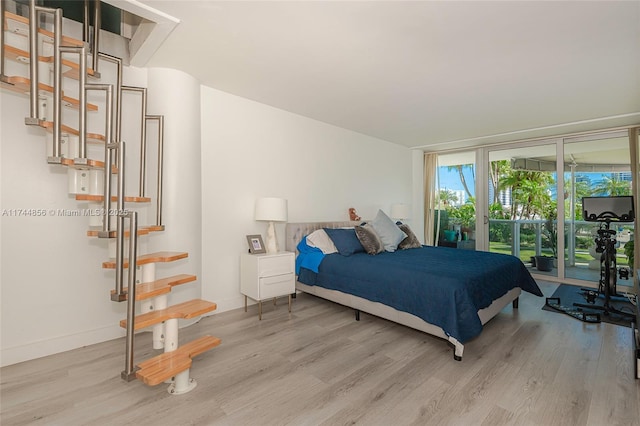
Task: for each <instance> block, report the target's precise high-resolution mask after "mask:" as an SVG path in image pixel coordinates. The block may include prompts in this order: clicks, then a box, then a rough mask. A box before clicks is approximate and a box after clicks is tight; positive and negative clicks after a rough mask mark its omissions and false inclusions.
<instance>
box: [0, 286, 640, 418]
mask: <svg viewBox="0 0 640 426" xmlns="http://www.w3.org/2000/svg"><path fill="white" fill-rule="evenodd" d="M541 287H542V289H543V291H544V293H545V294H546V295H547V296H550V295H551V294H552V293H553V291H554V289H555V288H556V285H555V284H549V283H544V284H542V283H541ZM543 304H544V299H543V298H537V297H533V296H530V295H528V294H525V295H523V296H522V297H521V298H520V308H519V310H518V311H517V312H513V310H512V308H511V306H508V307H506V308H505V309H504V310H503V312H501V313H500V314H499V316H498V317H497V318H495V319H494V320H492V321H491V322H489V323H488V324H487V325H486V326H485V330H484V332H483V334H482V335H481V336H480V337H479V338H477V339H475V340H473V341H472V342H469V344H468V345H466V347H465V354H464V357H463V360H462V362H456V361H454V360H453V359H452V358H453V357H452V349H451V347H450V346H449V345H448V344H447V343H446V342H445V341H444V340H442V339H437V338H433V337H431V336H428V335H426V334H424V333H421V332H418V331H415V330H411V329H409V328H406V327H401V326H398V325H397V324H393V323H391V322H389V321H386V320H382V319H379V318H376V317H372V316H370V315H363V316H362V320H361V321H360V322H356V321H354V317H353V311H352V310H350V309H347V308H345V307H342V306H339V305H336V304H334V303H331V302H327V301H324V300H321V299H317V298H315V297H313V296H309V295H299V296H298V297H297V298H296V299H295V300H294V305H293V310H292V312H291V313H289V312H288V309H287V307H286V303H285V299H284V298H281V299H279V300H278V304H277V305H276V306H273V304H271V303H266V304H263V308H264V309H265V315H264V316H263V320H262V321H259V320H258V318H257V306H256V305H251V306H249V311H248V312H244V309H242V308H241V309H236V310H233V311H228V312H224V313H219V314H215V315H213V316H210V317H206V318H203V319H202V320H200V321H199V322H198V323H197V324H194V325H192V326H189V327H186V328H183V329H181V330H180V340H181V342H183V341H185V342H186V341H190V340H194V339H196V338H198V337H199V336H202V335H205V334H212V335H214V336H217V337H219V338H220V339H222V342H223V343H222V344H221V345H220V346H217V347H216V348H215V349H214V350H211V351H208V352H205V353H203V354H201V355H199V356H197V357H195V358H194V359H193V363H192V366H191V374H192V376H193V377H194V378H195V379H196V380H197V381H198V386H197V387H196V388H195V389H194V390H193V391H192V392H190V393H188V394H187V395H183V396H171V395H169V394H168V393H167V392H166V389H165V387H164V385H159V386H156V387H148V386H145V385H144V384H143V383H141V382H140V381H137V380H135V381H132V382H129V383H127V382H124V381H123V380H121V379H120V372H121V371H122V369H123V364H124V354H123V352H124V346H125V345H124V339H116V340H113V341H109V342H104V343H100V344H97V345H91V346H87V347H84V348H81V349H76V350H73V351H69V352H65V353H61V354H57V355H53V356H49V357H45V358H40V359H36V360H33V361H28V362H24V363H21V364H16V365H12V366H8V367H4V368H2V369H1V370H0V375H1V377H2V382H1V384H0V398H1V402H2V407H1V408H2V409H1V410H0V423H1V424H2V425H5V424H6V425H36V426H38V425H51V424H65V425H67V424H68V425H80V424H105V425H107V424H118V425H129V424H131V425H151V424H160V425H178V424H195V425H240V424H250V425H254V424H260V425H320V424H327V425H334V424H347V423H350V424H351V423H352V424H362V425H383V424H384V425H388V424H396V425H410V424H415V425H431V424H486V425H492V426H494V425H514V424H517V425H520V424H522V425H594V426H595V425H603V424H629V425H631V424H638V423H637V422H638V418H639V416H640V411H639V410H640V407H639V406H640V402H639V401H640V381H638V380H635V379H633V377H632V374H633V364H632V358H631V334H630V333H631V331H630V329H628V328H623V327H619V326H614V325H610V324H600V325H595V326H594V325H585V324H583V323H581V322H579V321H577V320H575V319H573V318H571V317H569V316H567V315H563V314H559V313H553V312H547V311H543V310H542V309H541V308H542V305H543ZM150 347H151V333H146V332H143V333H140V334H138V335H137V337H136V350H135V358H136V362H140V361H142V360H144V359H147V358H150V357H152V356H154V355H157V351H154V350H153V349H150ZM634 422H635V423H634Z"/></svg>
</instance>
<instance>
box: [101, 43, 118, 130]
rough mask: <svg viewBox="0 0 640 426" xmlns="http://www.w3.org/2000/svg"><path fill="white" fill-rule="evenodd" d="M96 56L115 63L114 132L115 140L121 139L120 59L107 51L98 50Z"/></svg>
mask: <svg viewBox="0 0 640 426" xmlns="http://www.w3.org/2000/svg"><path fill="white" fill-rule="evenodd" d="M98 56H99V57H100V58H102V59H104V60H106V61H109V62H111V63H114V64H116V67H117V69H116V90H115V92H114V96H115V108H116V109H115V112H114V115H113V116H114V125H115V128H114V130H113V131H114V134H115V135H116V140H117V141H119V140H122V127H121V123H122V59H121V58H118V57H116V56H112V55H109V54H107V53H102V52H98Z"/></svg>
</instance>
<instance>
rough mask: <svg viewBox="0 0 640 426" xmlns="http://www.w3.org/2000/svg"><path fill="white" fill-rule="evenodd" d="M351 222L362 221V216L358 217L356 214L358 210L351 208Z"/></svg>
mask: <svg viewBox="0 0 640 426" xmlns="http://www.w3.org/2000/svg"><path fill="white" fill-rule="evenodd" d="M349 220H350V221H358V220H360V216H358V214H357V213H356V209H354V208H353V207H350V208H349Z"/></svg>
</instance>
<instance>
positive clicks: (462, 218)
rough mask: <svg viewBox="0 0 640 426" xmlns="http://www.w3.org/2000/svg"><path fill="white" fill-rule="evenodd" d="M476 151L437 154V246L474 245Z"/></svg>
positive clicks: (472, 247)
mask: <svg viewBox="0 0 640 426" xmlns="http://www.w3.org/2000/svg"><path fill="white" fill-rule="evenodd" d="M475 191H476V162H475V151H466V152H458V153H454V154H445V155H439V156H438V189H437V198H438V210H439V211H438V214H437V215H436V218H437V220H438V218H439V222H438V223H439V229H438V231H437V232H438V245H439V246H447V247H456V248H464V249H475V248H476V237H475V235H476V196H475V195H476V194H475Z"/></svg>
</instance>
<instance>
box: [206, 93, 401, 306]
mask: <svg viewBox="0 0 640 426" xmlns="http://www.w3.org/2000/svg"><path fill="white" fill-rule="evenodd" d="M201 99H202V257H203V271H202V281H203V287H202V288H203V297H204V298H205V299H208V300H212V301H214V302H216V303H217V304H218V311H219V312H220V311H225V310H228V309H234V308H238V307H240V306H242V304H243V303H244V302H243V300H244V299H243V298H242V297H241V295H240V292H239V282H240V281H239V257H240V254H241V253H242V252H245V251H246V250H247V242H246V239H245V236H246V235H247V234H262V235H263V237H264V236H265V235H266V224H265V223H261V222H256V221H254V220H253V210H254V203H255V200H256V198H258V197H269V196H273V197H283V198H286V199H287V200H288V202H289V222H306V221H331V220H348V213H347V210H348V208H349V207H355V208H356V209H357V211H358V214H359V215H360V216H361V217H363V218H372V217H373V216H374V215H375V214H376V212H377V210H378V209H379V208H381V209H383V210H384V211H386V212H387V213H389V210H390V207H391V204H393V203H398V202H404V203H408V204H411V202H412V184H413V181H412V154H411V151H410V150H409V149H407V148H404V147H401V146H399V145H395V144H391V143H388V142H385V141H381V140H378V139H375V138H371V137H368V136H365V135H362V134H359V133H355V132H352V131H348V130H345V129H342V128H338V127H335V126H331V125H328V124H325V123H322V122H318V121H315V120H311V119H308V118H305V117H302V116H299V115H296V114H292V113H289V112H286V111H283V110H280V109H276V108H272V107H270V106H267V105H264V104H260V103H257V102H253V101H250V100H247V99H244V98H240V97H237V96H233V95H230V94H227V93H224V92H221V91H218V90H215V89H211V88H208V87H203V88H202V93H201ZM409 223H411V222H409ZM277 232H278V239H279V241H280V246H281V247H284V225H283V224H279V225H277Z"/></svg>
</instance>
